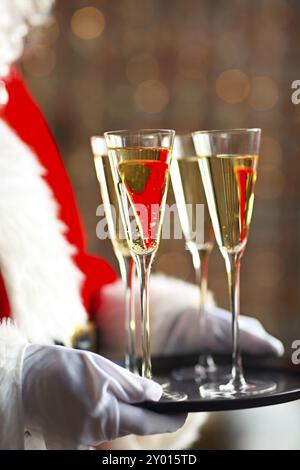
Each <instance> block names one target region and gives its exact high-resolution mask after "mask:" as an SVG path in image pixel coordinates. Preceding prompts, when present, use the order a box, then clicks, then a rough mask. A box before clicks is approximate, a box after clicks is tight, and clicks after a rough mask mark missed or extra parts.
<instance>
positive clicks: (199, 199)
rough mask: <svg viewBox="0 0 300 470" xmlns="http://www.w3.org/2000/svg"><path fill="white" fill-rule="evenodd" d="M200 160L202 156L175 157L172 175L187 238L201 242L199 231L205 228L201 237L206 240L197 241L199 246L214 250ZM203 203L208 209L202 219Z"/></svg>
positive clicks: (189, 240) (202, 248)
mask: <svg viewBox="0 0 300 470" xmlns="http://www.w3.org/2000/svg"><path fill="white" fill-rule="evenodd" d="M198 160H199V158H198V157H182V158H176V159H175V158H173V161H172V165H171V179H172V186H173V190H174V194H175V199H176V204H177V208H178V212H179V218H180V223H181V227H182V231H183V233H184V236H185V239H186V241H187V242H196V243H197V240H198V236H199V233H198V231H199V230H202V234H203V236H202V237H200V238H202V240H201V243H197V248H198V249H200V250H210V249H212V246H213V239H214V234H213V229H212V224H211V219H210V215H209V212H208V206H207V202H206V196H205V191H204V188H203V183H202V177H201V172H200V167H199V163H198ZM200 204H202V205H203V207H204V213H203V214H201V215H203V219H202V220H199V216H200V214H199V213H198V208H199V205H200ZM200 223H201V226H200ZM202 234H201V235H202Z"/></svg>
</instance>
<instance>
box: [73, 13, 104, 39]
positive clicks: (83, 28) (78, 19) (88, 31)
mask: <svg viewBox="0 0 300 470" xmlns="http://www.w3.org/2000/svg"><path fill="white" fill-rule="evenodd" d="M104 27H105V19H104V15H103V13H102V12H101V11H100V10H98V8H95V7H84V8H80V9H78V10H76V11H75V13H74V14H73V16H72V18H71V29H72V32H73V33H74V34H75V36H77V37H79V38H80V39H83V40H85V41H89V40H91V39H96V38H97V37H99V36H100V35H101V33H102V32H103V30H104Z"/></svg>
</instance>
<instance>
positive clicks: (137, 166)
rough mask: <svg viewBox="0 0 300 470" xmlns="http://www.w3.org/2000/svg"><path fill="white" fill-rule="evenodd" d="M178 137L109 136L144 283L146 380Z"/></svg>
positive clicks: (156, 133)
mask: <svg viewBox="0 0 300 470" xmlns="http://www.w3.org/2000/svg"><path fill="white" fill-rule="evenodd" d="M174 136H175V132H174V131H173V130H151V129H150V130H139V131H117V132H107V133H105V139H106V144H107V147H108V152H109V156H110V158H111V161H112V164H113V168H114V180H115V185H116V188H117V192H118V194H119V199H118V200H119V204H120V206H121V213H122V215H123V223H124V228H125V232H126V237H127V242H128V246H129V249H130V251H131V255H132V257H133V259H134V261H135V265H136V269H137V275H138V278H139V281H140V293H141V321H142V375H143V377H146V378H152V366H151V354H150V318H149V282H150V272H151V267H152V263H153V260H154V257H155V254H156V252H157V249H158V246H159V242H160V236H161V226H162V221H163V215H164V210H165V204H166V196H167V188H168V182H169V167H170V159H171V151H172V147H173V141H174ZM164 396H165V398H166V399H174V400H183V399H185V398H186V395H185V394H181V393H179V392H178V393H171V392H168V393H166V392H165V395H164Z"/></svg>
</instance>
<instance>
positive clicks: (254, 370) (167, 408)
mask: <svg viewBox="0 0 300 470" xmlns="http://www.w3.org/2000/svg"><path fill="white" fill-rule="evenodd" d="M197 359H198V356H197V355H184V356H183V355H181V356H172V357H171V356H168V357H166V356H165V357H154V358H153V359H152V363H153V371H154V374H155V375H156V376H157V377H160V376H161V377H164V378H166V379H168V380H169V381H170V383H171V389H172V390H175V391H176V390H177V391H184V392H185V393H186V394H187V395H188V398H187V400H185V401H178V402H176V401H159V402H144V403H141V404H138V405H137V406H142V407H144V408H147V409H150V410H153V411H156V412H158V413H180V412H189V413H194V412H201V411H226V410H242V409H247V408H257V407H261V406H269V405H277V404H279V403H287V402H290V401H294V400H298V399H300V365H299V366H295V365H293V364H292V363H291V360H290V358H280V359H279V358H268V357H244V358H243V364H244V371H245V376H246V379H248V380H249V381H251V379H252V380H253V379H258V380H259V379H261V380H272V381H273V382H275V383H276V385H277V388H276V390H274V391H273V392H270V393H266V394H260V395H253V396H249V397H242V398H215V399H208V398H202V397H201V396H200V393H199V386H200V385H201V384H202V383H205V381H202V382H195V381H193V380H186V381H181V382H179V381H176V380H174V379H173V378H172V371H173V370H175V369H176V368H180V367H185V366H192V365H195V364H196V363H197ZM215 360H216V363H217V364H219V365H221V366H222V367H224V366H225V369H226V368H227V367H228V373H230V364H231V358H230V357H227V356H216V357H215Z"/></svg>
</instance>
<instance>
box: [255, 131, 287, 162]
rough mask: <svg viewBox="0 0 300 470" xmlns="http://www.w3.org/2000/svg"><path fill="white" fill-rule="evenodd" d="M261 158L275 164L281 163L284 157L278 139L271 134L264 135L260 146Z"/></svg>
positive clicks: (262, 160)
mask: <svg viewBox="0 0 300 470" xmlns="http://www.w3.org/2000/svg"><path fill="white" fill-rule="evenodd" d="M259 153H260V160H261V163H262V164H263V165H264V162H267V163H270V164H272V165H274V166H276V165H279V164H280V163H281V159H282V148H281V144H280V142H279V141H278V140H276V139H274V137H271V136H269V135H262V138H261V146H260V152H259Z"/></svg>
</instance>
